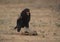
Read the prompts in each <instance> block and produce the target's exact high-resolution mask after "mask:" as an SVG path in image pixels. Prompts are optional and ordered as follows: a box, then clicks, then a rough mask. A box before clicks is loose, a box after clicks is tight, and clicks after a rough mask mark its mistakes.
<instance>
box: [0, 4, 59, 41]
mask: <svg viewBox="0 0 60 42" xmlns="http://www.w3.org/2000/svg"><path fill="white" fill-rule="evenodd" d="M25 7H29V8H30V9H31V21H30V29H32V30H36V31H37V32H38V36H24V35H21V34H20V33H17V32H16V30H14V27H15V25H16V20H17V18H18V16H19V14H20V12H21V11H22V10H23V9H24V8H25ZM35 8H36V7H35ZM35 8H34V7H32V6H29V5H28V4H25V5H24V4H15V5H12V4H7V5H0V42H60V15H59V12H57V11H55V10H52V9H49V8H40V9H37V8H36V9H35ZM22 31H23V29H22Z"/></svg>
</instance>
